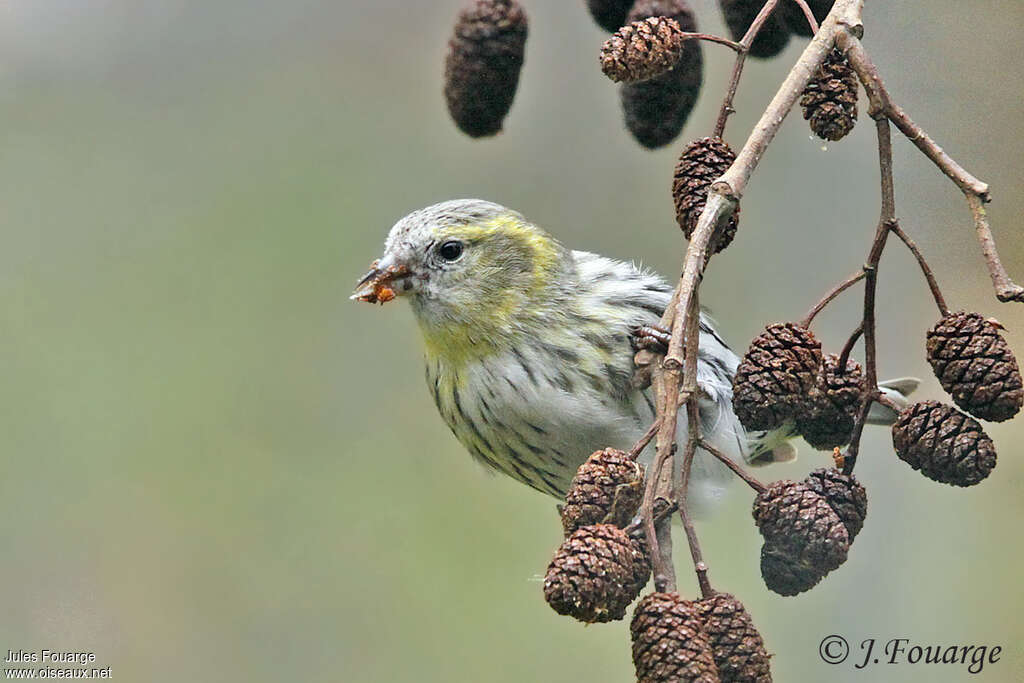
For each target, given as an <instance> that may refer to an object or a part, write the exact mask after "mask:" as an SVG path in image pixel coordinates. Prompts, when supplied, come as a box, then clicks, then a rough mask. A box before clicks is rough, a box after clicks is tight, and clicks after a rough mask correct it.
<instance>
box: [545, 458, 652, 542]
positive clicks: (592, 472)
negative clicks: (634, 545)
mask: <svg viewBox="0 0 1024 683" xmlns="http://www.w3.org/2000/svg"><path fill="white" fill-rule="evenodd" d="M643 495H644V471H643V467H641V466H640V465H639V464H637V462H636V461H635V460H633V459H632V458H630V457H629V455H628V454H627V453H625V452H623V451H619V450H616V449H614V448H607V449H605V450H603V451H597V452H595V453H593V454H591V456H590V457H589V458H587V460H586V462H584V463H583V464H582V465H580V467H579V469H578V470H576V476H574V477H573V480H572V484H571V485H570V486H569V492H568V493H567V494H566V496H565V506H564V507H563V508H562V529H563V530H564V531H565V535H566V536H568V535H569V534H571V533H572V532H574V531H576V530H577V529H579V528H580V527H583V526H589V525H591V524H602V523H607V524H614V525H616V526H618V527H625V526H627V525H628V524H629V523H630V521H632V519H633V516H634V515H635V514H636V511H637V509H638V508H639V507H640V499H641V498H643Z"/></svg>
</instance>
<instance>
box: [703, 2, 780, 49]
mask: <svg viewBox="0 0 1024 683" xmlns="http://www.w3.org/2000/svg"><path fill="white" fill-rule="evenodd" d="M785 2H792V0H783V2H780V3H779V5H778V6H776V8H775V11H774V12H772V15H771V16H770V17H768V20H767V21H765V22H764V25H763V26H761V31H760V32H759V33H758V34H757V38H755V39H754V42H753V43H751V44H750V53H749V54H750V56H751V57H757V58H759V59H767V58H769V57H774V56H775V55H777V54H779V53H780V52H782V51H783V50H784V49H785V48H786V45H787V44H788V43H789V33H790V31H789V26H787V25H786V22H785V20H784V18H783V15H782V12H781V11H780V6H781V5H783V4H785ZM718 5H719V7H721V8H722V16H723V17H724V18H725V25H726V26H727V27H728V28H729V35H731V36H732V39H733V40H737V41H738V40H741V39H742V38H743V36H744V35H746V33H747V29H749V28H750V24H752V23H753V21H754V18H755V17H756V16H757V15H758V13H759V12H760V11H761V7H763V6H764V0H718Z"/></svg>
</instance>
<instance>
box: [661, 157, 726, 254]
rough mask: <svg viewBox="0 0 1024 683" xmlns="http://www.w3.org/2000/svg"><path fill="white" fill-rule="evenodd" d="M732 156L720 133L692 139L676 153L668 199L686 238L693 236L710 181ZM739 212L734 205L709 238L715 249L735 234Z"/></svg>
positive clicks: (719, 248)
mask: <svg viewBox="0 0 1024 683" xmlns="http://www.w3.org/2000/svg"><path fill="white" fill-rule="evenodd" d="M735 160H736V153H735V152H733V151H732V148H731V147H729V145H728V144H727V143H726V142H725V141H724V140H722V138H720V137H707V138H700V139H699V140H694V141H693V142H691V143H690V144H688V145H687V146H686V149H684V150H683V153H682V154H681V155H680V156H679V161H678V162H676V170H675V173H674V175H673V177H672V200H673V201H674V202H675V206H676V222H677V223H679V227H680V228H682V230H683V234H685V235H686V239H690V238H691V237H693V232H694V230H696V229H697V222H698V221H699V220H700V215H701V213H703V212H704V206H705V205H706V204H707V197H708V190H709V189H710V188H711V183H712V182H714V181H715V179H716V178H718V177H720V176H721V175H722V174H723V173H725V172H726V171H727V170H728V169H729V167H730V166H731V165H732V162H734V161H735ZM739 212H740V207H739V205H737V206H736V210H735V211H734V212H733V215H732V216H731V217H730V218H729V222H728V223H727V224H726V225H725V227H722V228H719V229H718V232H717V234H716V235H715V236H714V237H713V238H712V248H713V249H714V251H715V253H717V252H720V251H722V250H723V249H725V248H726V247H727V246H729V244H730V243H731V242H732V240H733V238H734V237H735V236H736V227H737V224H738V221H739Z"/></svg>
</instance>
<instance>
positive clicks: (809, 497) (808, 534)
mask: <svg viewBox="0 0 1024 683" xmlns="http://www.w3.org/2000/svg"><path fill="white" fill-rule="evenodd" d="M753 515H754V521H755V522H756V523H757V528H758V529H759V530H760V531H761V535H762V536H763V537H764V540H765V542H766V543H768V544H770V545H773V546H775V547H777V548H779V549H780V550H786V551H788V552H789V553H790V554H791V555H792V557H793V558H794V559H795V560H798V561H800V562H803V563H805V564H807V565H810V566H812V567H816V568H818V569H820V570H821V572H822V573H823V574H824V573H827V572H830V571H832V570H833V569H835V568H837V567H838V566H839V565H841V564H842V563H843V562H845V561H846V554H847V551H849V549H850V535H849V533H847V531H846V525H845V524H843V521H842V520H841V519H840V518H839V515H837V514H836V512H835V510H833V509H832V507H831V506H830V505H829V504H828V501H827V500H825V498H824V497H823V496H821V495H820V494H818V493H817V492H816V491H814V490H813V489H812V488H811V487H809V486H807V485H806V484H803V483H797V482H794V481H789V480H787V479H784V480H782V481H777V482H775V483H773V484H772V485H771V486H769V487H768V488H767V489H766V490H765V491H762V492H761V493H759V494H758V495H757V497H756V498H755V499H754V507H753Z"/></svg>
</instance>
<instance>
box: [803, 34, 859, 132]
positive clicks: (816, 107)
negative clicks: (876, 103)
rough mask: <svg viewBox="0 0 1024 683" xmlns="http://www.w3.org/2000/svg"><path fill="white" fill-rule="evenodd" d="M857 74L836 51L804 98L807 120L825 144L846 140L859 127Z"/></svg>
mask: <svg viewBox="0 0 1024 683" xmlns="http://www.w3.org/2000/svg"><path fill="white" fill-rule="evenodd" d="M857 84H858V81H857V74H856V73H855V72H854V70H853V67H851V66H850V62H849V61H847V59H846V57H845V56H844V55H843V53H842V52H840V51H839V50H838V49H835V48H833V50H832V52H830V53H829V54H828V55H827V56H826V57H825V61H824V62H822V64H821V66H820V67H818V72H817V73H816V74H815V76H814V78H812V79H811V82H810V83H808V84H807V87H806V88H805V89H804V93H803V95H802V96H801V97H800V106H801V107H803V110H804V118H805V119H806V120H807V122H808V123H810V125H811V131H813V132H814V134H815V135H817V136H818V137H819V138H821V139H822V140H832V141H833V142H834V141H836V140H842V139H843V138H844V137H846V136H847V134H849V132H850V131H851V130H853V126H854V124H856V123H857Z"/></svg>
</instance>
